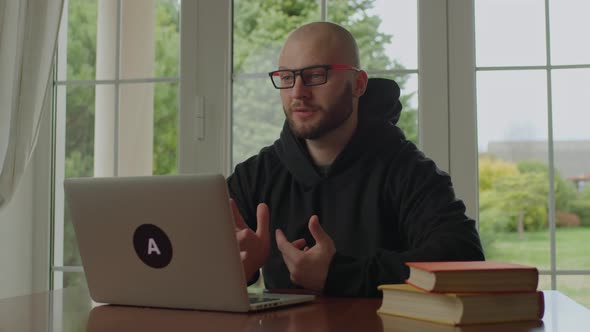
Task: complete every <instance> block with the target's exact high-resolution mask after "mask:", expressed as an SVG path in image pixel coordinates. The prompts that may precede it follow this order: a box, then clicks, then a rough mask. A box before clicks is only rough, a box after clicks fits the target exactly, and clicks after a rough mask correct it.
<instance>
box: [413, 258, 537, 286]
mask: <svg viewBox="0 0 590 332" xmlns="http://www.w3.org/2000/svg"><path fill="white" fill-rule="evenodd" d="M406 265H408V266H409V267H410V276H409V278H408V279H407V280H406V283H407V284H410V285H412V286H415V287H418V288H420V289H423V290H426V291H429V292H435V293H445V292H453V293H466V292H477V293H481V292H532V291H535V290H536V289H537V286H538V283H539V271H538V270H537V268H536V267H534V266H527V265H520V264H514V263H505V262H492V261H476V262H475V261H468V262H407V263H406Z"/></svg>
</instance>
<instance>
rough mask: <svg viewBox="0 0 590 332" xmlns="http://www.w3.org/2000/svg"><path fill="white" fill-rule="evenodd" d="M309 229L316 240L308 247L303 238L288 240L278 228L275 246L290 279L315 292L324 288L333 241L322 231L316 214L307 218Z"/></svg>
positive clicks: (333, 251)
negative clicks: (313, 244) (285, 265)
mask: <svg viewBox="0 0 590 332" xmlns="http://www.w3.org/2000/svg"><path fill="white" fill-rule="evenodd" d="M308 227H309V231H310V232H311V235H312V236H313V238H314V239H315V241H316V244H315V246H313V247H311V248H308V247H307V246H306V245H305V240H304V239H299V240H295V241H293V242H289V241H288V240H287V238H286V237H285V234H283V232H282V231H281V230H280V229H277V230H276V238H277V246H278V248H279V250H280V251H281V253H282V254H283V259H284V260H285V263H286V264H287V268H288V269H289V272H290V274H291V281H293V283H295V284H297V285H299V286H302V287H303V288H306V289H310V290H313V291H316V292H321V291H322V290H323V289H324V284H325V282H326V278H327V277H328V269H329V268H330V263H331V261H332V257H334V254H335V253H336V247H335V246H334V241H332V239H331V238H330V236H328V234H326V232H324V229H323V228H322V226H321V225H320V220H319V219H318V216H316V215H314V216H312V217H311V218H310V219H309V224H308Z"/></svg>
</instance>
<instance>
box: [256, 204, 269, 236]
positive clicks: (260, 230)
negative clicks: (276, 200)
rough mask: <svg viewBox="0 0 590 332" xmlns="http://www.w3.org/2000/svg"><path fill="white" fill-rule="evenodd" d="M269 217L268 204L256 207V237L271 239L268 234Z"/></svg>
mask: <svg viewBox="0 0 590 332" xmlns="http://www.w3.org/2000/svg"><path fill="white" fill-rule="evenodd" d="M269 217H270V216H269V212H268V205H266V203H260V204H258V206H257V207H256V235H258V237H259V238H261V239H270V234H269V233H268V223H269V221H268V219H269ZM269 242H270V241H269Z"/></svg>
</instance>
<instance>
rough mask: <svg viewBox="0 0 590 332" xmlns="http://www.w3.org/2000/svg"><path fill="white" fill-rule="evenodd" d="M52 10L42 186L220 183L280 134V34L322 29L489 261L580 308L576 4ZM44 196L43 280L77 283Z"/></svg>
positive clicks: (71, 257)
mask: <svg viewBox="0 0 590 332" xmlns="http://www.w3.org/2000/svg"><path fill="white" fill-rule="evenodd" d="M99 5H100V6H99ZM232 6H233V10H231V11H230V10H229V9H232ZM65 8H66V9H65V10H66V12H64V16H63V19H64V21H63V22H64V23H63V24H62V25H61V26H62V30H61V32H60V37H59V49H58V53H57V58H58V61H57V76H56V80H55V84H56V95H55V96H56V109H55V115H56V130H55V133H56V135H55V144H54V146H55V160H56V162H55V183H57V184H60V183H61V181H62V180H63V178H64V177H73V176H96V175H117V174H119V175H123V174H171V173H176V172H178V173H185V172H205V171H206V172H212V171H217V172H222V173H226V174H227V171H228V170H229V168H230V166H231V167H233V166H234V165H235V164H237V163H239V162H241V161H243V160H244V159H245V158H247V157H249V156H251V155H254V154H256V153H257V152H258V151H259V150H260V148H262V147H263V146H266V145H269V144H272V142H273V141H274V140H275V139H276V138H277V137H278V136H279V132H280V130H281V127H282V123H283V121H284V114H283V112H282V107H281V102H280V98H279V94H278V92H277V91H276V90H275V89H274V88H273V87H272V84H271V82H270V81H269V79H268V76H267V72H268V71H271V70H273V69H275V68H276V66H277V63H276V61H277V58H278V53H279V50H280V47H281V46H282V43H283V41H284V39H285V38H286V36H287V34H288V32H289V31H291V30H293V29H294V28H295V27H297V26H299V25H301V24H303V23H306V22H311V21H319V20H325V21H332V22H336V23H339V24H342V25H343V26H345V27H347V28H349V29H350V30H351V31H352V32H353V34H354V35H355V37H356V38H357V40H358V42H359V46H360V49H361V57H362V59H361V62H362V64H361V65H362V68H363V69H365V70H367V72H368V73H369V76H370V77H377V76H378V77H389V78H394V79H395V80H396V81H397V82H398V83H400V86H401V88H402V102H403V104H404V110H403V112H402V117H401V120H400V122H399V124H400V126H401V127H402V128H403V129H404V131H405V132H406V134H407V135H408V136H409V137H410V138H411V139H413V140H414V141H416V142H418V141H419V142H418V143H419V144H420V146H421V148H422V150H423V151H425V153H426V154H427V155H428V156H430V157H432V158H433V159H434V160H435V161H436V162H437V163H438V165H439V167H441V168H442V169H444V170H447V171H449V172H450V173H451V175H452V177H453V181H454V185H455V189H456V192H457V194H458V196H459V197H460V198H462V199H464V200H465V202H466V205H467V207H468V214H469V215H471V216H479V217H478V219H479V225H480V232H481V234H482V239H483V241H484V245H485V247H486V251H487V255H488V258H489V259H498V260H506V261H514V262H521V263H525V264H533V265H537V266H539V267H541V270H542V277H541V286H540V287H541V288H542V289H558V290H561V291H563V292H564V293H566V294H568V295H569V296H571V297H573V298H575V299H576V300H577V301H579V302H580V303H583V304H585V305H587V306H590V287H588V286H587V285H588V284H590V261H588V260H587V259H586V258H585V256H584V255H583V254H580V253H581V252H584V248H585V245H586V243H587V241H585V239H586V238H587V237H588V235H589V234H588V233H589V232H590V231H589V230H590V224H588V223H589V222H590V175H589V174H590V161H589V160H587V156H590V151H589V150H590V143H589V142H590V135H589V134H588V133H589V131H588V130H587V128H588V126H587V124H588V123H590V121H589V120H590V119H588V117H587V114H589V112H587V107H586V108H584V107H585V106H584V105H585V104H587V103H585V98H584V97H586V95H587V94H588V93H587V92H588V90H587V87H588V86H590V49H589V48H588V47H587V46H586V44H587V43H583V42H581V41H584V40H585V38H584V37H585V36H584V35H583V32H584V31H586V30H588V28H590V26H588V24H589V23H587V21H586V20H585V17H584V16H583V15H584V13H587V12H588V11H589V9H590V8H588V4H586V2H584V1H582V0H578V1H575V0H567V1H566V0H560V1H556V0H545V1H544V0H522V1H517V2H515V1H508V0H501V1H500V0H498V1H489V0H487V1H486V0H473V1H464V2H458V1H446V2H445V1H428V0H395V1H388V0H372V1H366V0H364V1H360V0H358V1H345V0H330V1H327V0H297V1H279V0H273V1H254V0H233V1H229V0H226V1H218V0H202V1H184V2H180V1H179V0H150V1H144V0H105V1H97V0H68V1H66V6H65ZM232 13H233V17H232ZM180 14H182V15H183V20H182V21H180V20H179V15H180ZM199 15H201V16H199ZM418 18H419V19H418ZM232 20H233V21H232ZM498 20H502V23H503V24H501V25H500V24H498ZM65 22H67V24H66V23H65ZM232 22H233V23H232ZM181 25H182V26H181ZM418 26H419V29H418ZM418 49H419V50H420V51H419V52H418ZM146 54H153V57H152V56H146ZM180 55H181V56H180ZM179 67H182V69H180V68H179ZM181 81H182V86H180V82H181ZM476 88H477V93H476ZM138 95H140V96H142V98H138V97H137V96H138ZM145 96H149V97H148V98H145ZM178 103H179V104H180V106H178ZM476 116H477V120H476ZM134 119H135V120H137V121H135V120H134ZM204 119H207V124H206V125H204V126H203V127H204V128H205V131H204V133H203V132H199V131H198V130H196V128H201V126H199V121H201V122H203V121H205V120H204ZM203 123H204V122H203ZM211 129H215V130H211ZM135 139H138V140H139V141H133V140H135ZM130 147H132V148H133V152H132V153H129V152H128V151H129V148H130ZM140 151H141V152H140ZM177 151H178V152H177ZM130 156H133V158H129V157H130ZM202 156H206V158H202ZM137 160H143V162H139V163H135V161H137ZM478 163H479V165H478ZM478 174H479V182H478ZM478 189H479V190H478ZM478 194H479V203H478V200H477V197H478ZM54 196H55V197H54V202H55V209H54V228H53V233H54V234H53V235H54V236H53V239H54V242H53V244H52V248H53V252H54V255H53V257H54V261H53V267H54V276H55V279H54V283H53V284H54V287H57V288H59V287H61V286H68V285H74V284H78V283H84V280H83V279H81V276H82V274H80V273H76V272H79V271H81V269H80V267H79V264H80V261H79V257H78V254H77V248H76V246H75V239H74V237H73V232H72V228H71V225H70V223H69V218H68V216H67V215H65V216H64V214H65V213H66V212H65V210H64V202H63V192H62V191H61V186H60V185H56V191H55V195H54ZM507 197H510V199H507ZM506 202H508V203H510V204H506ZM503 204H504V205H503ZM478 208H479V212H478V211H477V209H478ZM519 225H520V226H519ZM519 229H520V232H519Z"/></svg>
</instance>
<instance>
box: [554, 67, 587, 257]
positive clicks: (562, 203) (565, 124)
mask: <svg viewBox="0 0 590 332" xmlns="http://www.w3.org/2000/svg"><path fill="white" fill-rule="evenodd" d="M552 84H553V135H554V140H555V142H554V148H553V149H554V156H555V168H556V170H555V188H556V192H555V203H556V213H557V215H556V223H557V227H558V232H557V266H558V267H559V268H561V269H589V268H590V259H586V256H587V255H585V254H582V253H584V252H585V251H584V250H581V248H583V247H584V245H585V244H586V243H587V242H588V239H589V238H590V185H589V184H590V131H589V130H588V123H590V112H588V110H589V109H588V101H587V99H588V87H589V86H590V69H562V70H554V71H553V72H552Z"/></svg>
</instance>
